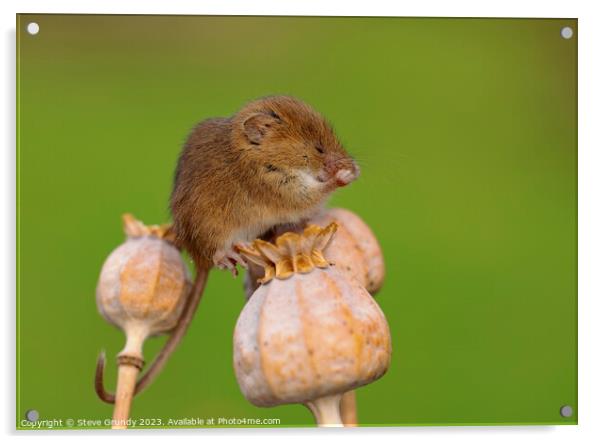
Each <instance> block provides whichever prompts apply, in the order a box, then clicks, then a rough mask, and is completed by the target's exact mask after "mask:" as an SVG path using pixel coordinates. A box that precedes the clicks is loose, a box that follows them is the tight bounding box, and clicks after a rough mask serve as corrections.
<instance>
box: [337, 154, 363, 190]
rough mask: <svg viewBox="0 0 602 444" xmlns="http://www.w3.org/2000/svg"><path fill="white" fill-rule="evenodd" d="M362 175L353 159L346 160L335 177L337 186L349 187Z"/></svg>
mask: <svg viewBox="0 0 602 444" xmlns="http://www.w3.org/2000/svg"><path fill="white" fill-rule="evenodd" d="M359 175H360V168H359V166H358V165H357V163H355V161H354V160H353V159H346V162H345V163H344V164H342V165H340V167H339V168H337V170H336V172H335V174H334V177H335V179H336V182H337V185H338V186H340V187H344V186H345V185H349V184H350V183H351V182H353V181H354V180H355V179H357V178H358V176H359Z"/></svg>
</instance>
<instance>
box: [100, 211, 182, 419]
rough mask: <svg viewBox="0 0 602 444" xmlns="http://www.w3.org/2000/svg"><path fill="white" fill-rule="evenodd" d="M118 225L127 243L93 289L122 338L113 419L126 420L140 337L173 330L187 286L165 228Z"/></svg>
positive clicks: (130, 221) (128, 219)
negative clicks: (123, 337) (123, 344)
mask: <svg viewBox="0 0 602 444" xmlns="http://www.w3.org/2000/svg"><path fill="white" fill-rule="evenodd" d="M123 224H124V231H125V233H126V235H127V239H126V241H125V242H124V243H123V244H122V245H120V246H119V247H117V248H116V249H115V250H114V251H113V252H112V253H111V254H110V255H109V257H108V258H107V259H106V261H105V263H104V265H103V267H102V270H101V272H100V278H99V281H98V286H97V289H96V302H97V305H98V310H99V312H100V313H101V315H102V316H103V317H104V318H105V319H106V320H107V321H109V322H110V323H112V324H114V325H116V326H117V327H119V328H120V329H121V330H123V331H124V333H125V335H126V345H125V348H124V349H123V350H122V351H121V352H120V353H119V355H118V364H119V378H118V384H117V393H116V399H115V412H114V419H115V420H124V419H125V420H127V418H128V417H129V404H130V403H131V397H132V396H133V390H134V386H135V383H136V377H137V375H138V373H139V371H140V370H141V369H142V366H143V365H144V361H143V356H142V346H143V343H144V341H145V339H146V338H147V337H149V336H152V335H157V334H160V333H165V332H168V331H170V330H171V329H173V328H174V327H175V326H176V324H177V323H178V320H179V317H180V314H181V312H182V309H183V308H184V305H185V302H186V298H187V295H188V293H189V289H190V285H191V284H190V280H189V278H188V270H187V268H186V265H185V264H184V261H183V260H182V257H181V256H180V252H179V250H178V249H177V248H176V247H175V246H174V245H173V244H172V243H171V241H172V237H171V236H172V234H171V233H170V230H169V227H168V226H145V225H144V224H142V222H140V221H138V220H136V219H134V217H133V216H131V215H129V214H126V215H124V216H123ZM126 404H127V405H126ZM124 412H125V413H124ZM113 425H114V428H124V427H121V426H123V424H115V423H114V424H113Z"/></svg>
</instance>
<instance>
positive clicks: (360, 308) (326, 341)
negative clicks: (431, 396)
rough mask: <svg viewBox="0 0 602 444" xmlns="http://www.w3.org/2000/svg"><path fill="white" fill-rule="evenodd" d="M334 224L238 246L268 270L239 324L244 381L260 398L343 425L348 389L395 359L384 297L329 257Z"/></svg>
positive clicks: (238, 364)
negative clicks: (375, 296) (292, 405)
mask: <svg viewBox="0 0 602 444" xmlns="http://www.w3.org/2000/svg"><path fill="white" fill-rule="evenodd" d="M335 230H336V224H330V225H329V226H328V227H326V228H324V229H322V228H320V227H318V226H315V225H312V226H309V227H307V228H306V229H305V231H304V232H303V233H302V234H298V233H285V234H283V235H282V236H280V237H278V238H277V239H276V241H275V243H274V244H272V243H269V242H265V241H262V240H255V241H254V242H253V244H252V245H251V246H250V247H245V246H241V247H239V250H240V252H241V254H242V255H243V256H244V257H245V258H246V259H247V260H248V261H250V262H253V263H255V264H256V265H259V266H261V267H263V269H264V272H265V273H264V277H263V278H262V279H260V283H261V285H260V286H259V287H258V288H257V290H255V292H254V293H253V295H252V297H251V298H250V299H249V301H248V302H247V304H246V305H245V307H244V309H243V311H242V312H241V314H240V316H239V318H238V321H237V323H236V328H235V331H234V368H235V372H236V378H237V380H238V383H239V386H240V388H241V390H242V392H243V394H244V396H245V397H246V398H247V399H248V400H249V401H250V402H251V403H253V404H255V405H257V406H264V407H265V406H275V405H280V404H289V403H303V404H305V405H306V406H307V407H308V408H309V409H310V410H311V411H312V413H313V414H314V416H315V418H316V420H317V422H318V424H319V425H322V426H341V418H340V400H341V395H342V394H343V393H345V392H346V391H349V390H352V389H354V388H356V387H359V386H363V385H366V384H369V383H370V382H372V381H374V380H376V379H378V378H380V377H381V376H382V375H383V374H384V373H385V372H386V370H387V369H388V367H389V363H390V359H391V339H390V333H389V327H388V324H387V321H386V319H385V316H384V314H383V313H382V311H381V310H380V308H379V306H378V304H377V303H376V302H375V301H374V299H373V298H372V297H371V296H370V294H369V293H368V292H367V291H366V290H365V289H364V288H363V287H362V286H361V285H360V284H359V283H358V282H357V281H355V280H352V279H350V278H349V276H347V275H346V274H344V273H342V272H341V271H340V270H338V269H337V268H335V267H332V266H331V265H330V264H329V262H328V261H327V260H326V259H325V258H324V255H323V251H324V250H325V249H326V248H327V246H328V244H329V243H330V242H331V240H332V236H333V235H334V232H335Z"/></svg>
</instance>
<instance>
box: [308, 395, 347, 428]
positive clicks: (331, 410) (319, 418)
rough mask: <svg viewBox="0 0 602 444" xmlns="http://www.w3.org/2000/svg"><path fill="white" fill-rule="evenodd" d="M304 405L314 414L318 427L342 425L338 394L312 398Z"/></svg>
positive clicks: (339, 396)
mask: <svg viewBox="0 0 602 444" xmlns="http://www.w3.org/2000/svg"><path fill="white" fill-rule="evenodd" d="M305 405H306V407H307V408H308V409H310V410H311V412H312V413H313V414H314V418H316V422H317V423H318V427H343V422H342V420H341V411H340V407H341V395H340V394H336V395H330V396H324V397H322V398H318V399H314V400H313V401H309V402H307V403H306V404H305Z"/></svg>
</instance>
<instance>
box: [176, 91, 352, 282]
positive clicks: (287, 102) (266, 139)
mask: <svg viewBox="0 0 602 444" xmlns="http://www.w3.org/2000/svg"><path fill="white" fill-rule="evenodd" d="M358 174H359V168H358V166H357V164H356V163H355V161H354V160H353V158H352V157H351V156H350V155H349V154H348V153H347V151H345V149H344V148H343V146H342V145H341V143H340V142H339V140H338V139H337V137H336V136H335V134H334V132H333V130H332V128H331V126H330V125H329V124H328V122H327V121H326V120H325V119H324V118H323V117H322V116H321V115H320V114H318V112H317V111H315V110H314V109H313V108H311V107H310V106H309V105H307V104H305V103H303V102H302V101H300V100H298V99H295V98H293V97H288V96H271V97H265V98H262V99H259V100H255V101H253V102H250V103H248V104H247V105H245V106H244V107H243V108H242V109H241V110H240V111H239V112H237V113H236V114H234V115H233V116H231V117H226V118H215V119H208V120H204V121H203V122H201V123H200V124H198V125H197V126H196V127H195V128H194V130H193V131H192V133H191V134H190V136H189V138H188V140H187V142H186V144H185V145H184V149H183V150H182V153H181V155H180V159H179V161H178V166H177V169H176V174H175V183H174V188H173V193H172V195H171V211H172V214H173V220H174V231H175V233H176V236H177V241H178V243H179V244H180V245H181V246H183V247H184V248H186V250H187V251H188V252H189V253H190V255H191V256H192V258H193V259H194V261H195V263H196V264H197V266H198V268H199V269H205V270H208V269H209V268H211V267H212V266H213V265H216V266H218V267H220V268H228V269H230V270H231V271H232V272H233V273H235V270H236V268H235V266H236V263H240V262H241V259H240V257H239V256H238V254H237V253H236V251H235V250H234V248H233V245H235V244H236V243H245V242H249V241H252V240H253V239H255V238H256V237H258V236H259V235H261V234H262V233H264V232H265V231H266V230H268V229H270V228H272V227H274V226H277V225H282V224H296V223H299V222H301V221H303V220H305V219H308V218H309V217H311V216H312V215H313V214H314V213H315V212H316V211H317V210H318V209H319V208H320V207H321V206H322V204H323V203H324V202H325V201H326V199H327V198H328V196H329V195H330V194H331V193H332V192H333V191H334V190H335V189H336V188H337V187H340V186H344V185H347V184H349V183H350V182H352V181H353V180H355V179H356V178H357V176H358Z"/></svg>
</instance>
